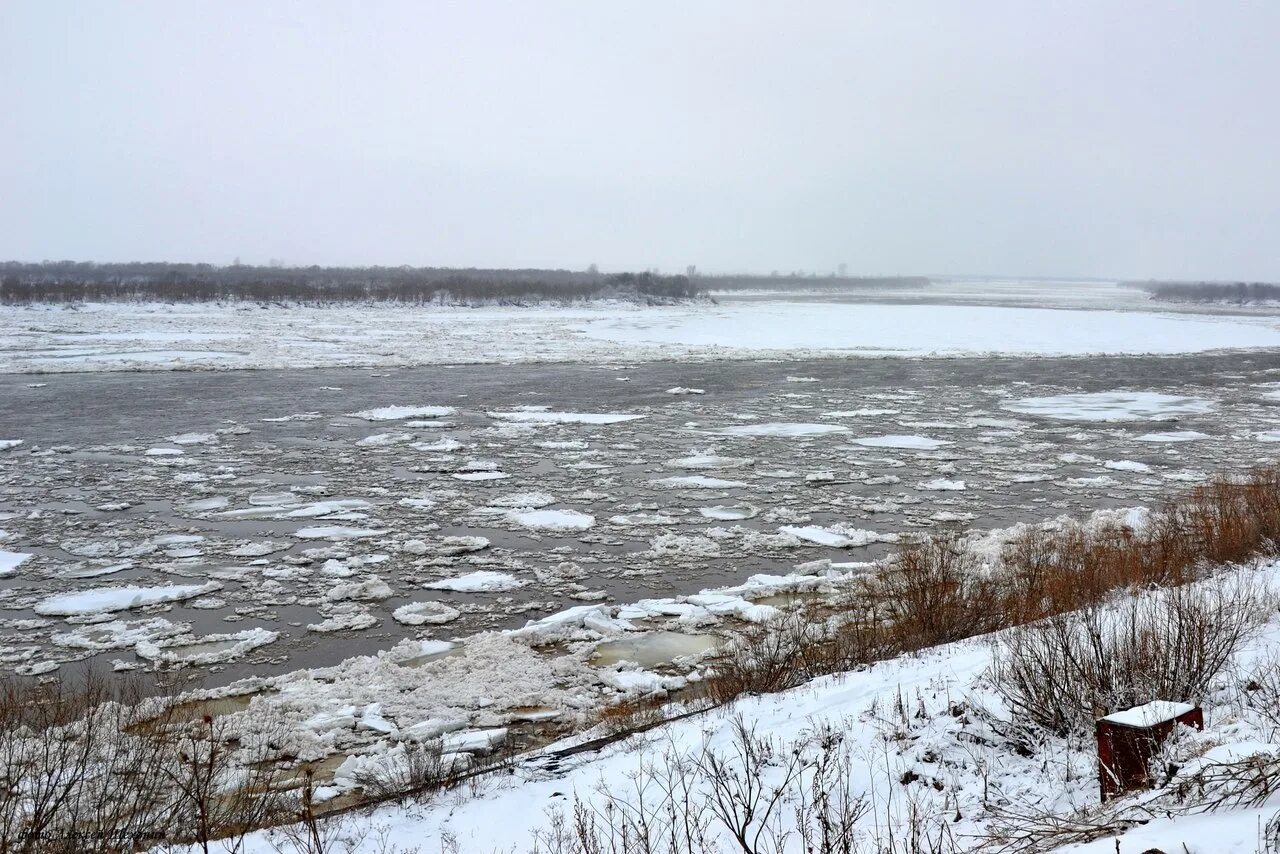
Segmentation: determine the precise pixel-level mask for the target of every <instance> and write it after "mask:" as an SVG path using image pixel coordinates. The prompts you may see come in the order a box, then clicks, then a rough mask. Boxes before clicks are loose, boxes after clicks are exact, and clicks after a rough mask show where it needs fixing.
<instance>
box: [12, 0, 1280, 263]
mask: <svg viewBox="0 0 1280 854" xmlns="http://www.w3.org/2000/svg"><path fill="white" fill-rule="evenodd" d="M1050 6H1052V7H1054V8H1049V7H1050ZM1277 44H1280V3H1277V2H1271V1H1270V0H1263V1H1262V2H1257V3H1235V2H1231V3H1224V2H1221V0H1215V2H1202V3H1195V2H1186V3H1180V2H1172V0H1171V2H1167V3H1151V4H1145V3H1126V2H1118V0H1106V2H1096V3H1094V2H1082V0H1070V2H1062V3H1052V4H1051V3H1047V2H1026V0H1018V2H1009V3H992V2H981V0H979V1H978V2H955V0H947V2H938V3H926V2H907V0H886V2H859V0H841V2H808V1H807V2H800V3H796V2H778V3H754V2H745V0H729V1H727V2H669V3H668V2H658V0H644V2H625V3H624V2H614V0H582V2H574V3H560V2H548V0H537V2H532V0H531V2H526V3H496V2H475V0H469V2H460V3H456V4H445V3H438V2H424V0H415V2H403V3H401V2H386V1H385V0H384V2H364V3H355V2H351V3H330V2H321V1H320V0H307V2H299V3H276V2H262V0H254V2H230V0H218V2H209V3H201V2H189V0H180V2H173V0H166V1H165V2H155V3H151V2H133V3H123V2H120V3H112V2H102V0H99V2H70V0H57V2H49V0H30V2H28V0H0V108H2V109H0V117H2V118H0V257H3V258H16V259H22V260H41V259H46V258H48V259H58V258H73V259H78V260H85V259H92V260H142V259H145V260H200V261H212V262H215V263H228V262H230V261H231V260H232V259H234V258H236V257H240V258H242V259H243V260H244V261H245V262H246V263H250V262H266V261H267V260H268V259H269V258H279V259H283V260H284V261H286V262H288V263H291V264H310V263H319V264H338V263H343V264H346V263H354V264H365V263H380V264H403V263H408V264H429V265H449V266H552V267H571V268H582V267H585V266H586V265H588V264H590V263H592V262H595V263H597V264H599V265H600V267H601V268H603V269H622V268H640V267H654V266H656V267H659V268H662V269H663V270H666V271H672V270H683V269H684V267H685V265H687V264H697V265H698V266H699V268H700V269H703V270H710V271H730V270H735V271H736V270H752V271H763V272H768V271H770V270H774V269H778V270H783V271H790V270H798V269H803V270H806V271H820V272H823V273H825V272H829V271H831V270H833V269H834V268H835V267H836V265H838V264H840V263H841V262H844V263H847V264H848V265H849V269H850V271H851V272H860V273H947V272H952V273H993V274H1002V273H1003V274H1014V275H1063V276H1103V277H1106V276H1117V277H1178V278H1188V277H1189V278H1250V279H1263V278H1265V279H1272V280H1275V279H1280V50H1277Z"/></svg>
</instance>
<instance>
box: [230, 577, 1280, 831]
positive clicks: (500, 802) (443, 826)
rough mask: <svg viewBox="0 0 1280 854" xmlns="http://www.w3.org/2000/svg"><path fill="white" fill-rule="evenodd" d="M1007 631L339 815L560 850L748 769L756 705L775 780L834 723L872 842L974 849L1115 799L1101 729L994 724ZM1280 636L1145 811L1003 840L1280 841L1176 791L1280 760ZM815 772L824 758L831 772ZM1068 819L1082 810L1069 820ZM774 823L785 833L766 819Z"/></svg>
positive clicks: (388, 761)
mask: <svg viewBox="0 0 1280 854" xmlns="http://www.w3.org/2000/svg"><path fill="white" fill-rule="evenodd" d="M1244 579H1249V580H1250V581H1252V582H1253V583H1259V582H1261V583H1262V584H1264V585H1269V586H1271V587H1272V588H1273V589H1274V588H1275V586H1276V583H1277V581H1280V564H1271V565H1266V566H1262V567H1261V568H1259V569H1245V570H1241V571H1238V572H1236V573H1232V574H1228V575H1227V576H1226V577H1225V578H1224V579H1222V580H1221V581H1215V582H1211V583H1214V584H1225V585H1227V586H1228V587H1229V586H1230V585H1231V584H1235V583H1237V582H1239V581H1241V580H1244ZM997 637H998V636H996V637H980V638H975V639H973V640H968V641H962V642H959V643H955V644H950V645H946V646H941V647H936V648H933V649H929V650H925V651H924V652H922V653H920V654H918V655H912V656H902V657H900V658H897V659H894V660H890V661H885V662H880V663H877V664H875V665H873V666H871V667H870V668H867V669H864V670H859V671H855V672H851V673H846V674H839V675H836V676H831V677H823V678H819V679H816V680H814V681H812V682H810V683H808V684H807V685H804V686H801V687H799V688H796V689H793V690H790V691H786V692H783V693H778V694H766V695H763V696H744V697H742V698H740V699H739V700H738V701H737V702H736V703H734V704H733V705H732V706H730V707H728V708H721V709H714V710H711V711H709V712H704V713H700V714H695V715H693V716H692V717H688V718H686V719H684V720H678V721H675V722H672V723H668V724H666V725H664V726H662V727H660V728H658V729H655V730H651V731H649V732H647V733H643V734H639V735H632V736H630V737H628V738H626V739H624V740H622V741H619V742H616V743H613V744H607V745H605V746H603V747H596V748H594V749H590V750H586V751H583V752H581V753H578V754H576V755H568V756H567V758H565V753H566V752H569V753H571V751H572V748H573V747H575V746H576V745H579V744H582V743H583V742H584V741H585V736H584V737H578V738H572V739H568V740H565V741H562V742H559V743H555V744H552V745H549V746H547V747H545V748H544V749H542V750H539V751H537V752H533V753H530V754H528V755H525V756H523V757H521V758H519V759H517V760H516V761H515V763H514V764H513V766H512V768H511V769H510V770H509V771H504V772H503V773H498V774H493V775H490V776H489V777H487V778H484V779H483V780H482V781H481V782H480V783H479V784H477V785H473V786H464V787H460V788H458V789H456V790H453V791H447V792H443V793H440V794H438V795H436V796H435V797H434V798H433V799H429V800H426V801H422V800H418V801H414V802H410V803H405V804H392V805H389V806H383V807H380V808H378V809H375V810H372V811H369V812H362V813H355V814H351V815H348V816H345V817H343V818H341V819H338V820H335V823H334V825H333V826H332V827H331V828H330V833H331V835H332V836H331V838H334V839H342V840H347V841H349V842H351V843H354V844H356V845H357V847H358V846H359V844H360V842H362V841H363V842H364V843H365V844H374V841H375V840H376V842H377V844H383V845H396V846H402V850H412V849H413V847H414V846H419V848H418V850H423V851H434V850H445V851H461V852H473V851H474V852H531V851H533V850H534V847H535V842H540V843H542V846H543V847H542V848H541V850H546V848H545V843H546V840H547V839H548V838H550V837H551V835H552V828H553V827H554V825H555V821H556V817H557V816H560V817H564V818H570V819H571V818H572V816H573V814H574V809H575V805H576V804H579V803H583V804H586V805H588V806H589V808H590V809H593V810H596V811H597V813H596V814H597V815H605V816H607V815H608V813H607V811H606V809H605V803H606V798H607V797H612V798H617V799H620V800H621V801H622V802H624V803H626V804H627V805H628V806H629V808H630V809H631V810H637V811H638V810H639V809H640V805H641V804H645V805H646V808H647V809H648V810H650V811H652V815H653V817H656V816H659V815H660V814H661V811H662V808H663V807H664V806H665V805H666V804H667V803H668V801H667V800H666V798H667V797H668V796H669V795H668V793H669V791H670V790H669V789H667V788H664V787H665V786H667V785H669V784H670V782H671V779H672V778H669V777H666V776H664V775H666V774H669V773H670V768H671V767H672V766H671V762H672V760H673V759H676V758H679V757H692V758H695V759H696V758H697V757H699V756H704V755H706V754H707V753H712V754H715V755H719V756H720V757H723V758H725V759H726V760H727V767H728V768H729V769H730V770H731V771H736V772H738V773H742V771H743V769H744V763H743V762H742V761H741V755H740V754H739V752H738V751H739V750H740V749H741V745H742V743H743V742H742V740H741V738H740V736H739V735H738V729H737V727H738V722H739V721H743V722H745V724H746V726H747V727H748V728H749V732H750V733H751V736H752V737H753V738H756V739H761V740H762V743H764V744H767V745H768V747H767V748H766V749H772V750H774V751H776V754H775V756H776V758H775V759H774V760H773V761H770V762H767V763H765V764H764V765H763V766H762V768H761V770H762V771H763V779H762V782H763V783H764V784H765V785H767V786H778V785H783V779H784V775H785V773H786V772H785V771H784V770H783V769H784V768H785V767H786V760H785V757H786V756H787V755H789V754H790V753H791V751H792V750H799V751H802V752H804V753H809V754H814V753H817V751H818V749H819V748H818V745H819V744H820V743H821V741H822V739H823V737H824V733H828V734H831V735H833V736H834V739H833V740H834V741H835V743H836V744H837V745H838V746H837V747H836V748H835V749H834V751H833V752H832V753H831V754H829V756H831V757H833V758H832V764H833V765H835V766H836V767H837V768H838V769H847V770H841V771H837V772H836V774H837V776H835V777H832V778H830V779H832V780H836V779H838V780H839V788H840V789H841V790H844V789H845V787H846V786H847V790H848V791H849V792H850V793H851V795H852V796H853V797H857V798H862V799H865V801H866V805H867V806H868V809H867V811H866V812H865V813H864V814H863V815H862V816H861V817H860V819H859V820H858V821H857V823H856V824H855V825H854V827H855V833H854V838H855V839H856V840H858V841H860V842H863V843H865V842H868V841H870V840H880V841H882V842H883V840H885V839H887V838H890V837H893V838H897V839H902V838H904V837H909V835H910V830H909V828H910V826H911V819H910V816H911V815H912V814H914V815H915V816H916V818H917V820H918V821H919V822H920V823H921V825H923V826H924V827H926V828H930V829H932V830H933V832H935V833H936V829H937V828H939V827H942V828H945V829H946V830H947V832H948V833H949V834H950V836H951V837H952V838H954V839H955V840H956V841H957V842H958V843H959V845H960V848H961V850H968V849H969V847H970V846H972V845H976V844H977V843H978V842H979V841H980V840H981V839H982V838H983V837H984V836H985V835H986V834H987V833H988V832H990V831H991V829H992V827H994V826H999V823H1000V821H1001V818H1000V811H1001V810H1002V809H1009V810H1011V811H1013V812H1015V813H1021V814H1024V815H1036V814H1037V813H1039V812H1041V811H1043V812H1047V813H1054V814H1067V813H1071V812H1073V811H1076V810H1095V811H1096V810H1098V809H1099V793H1098V783H1097V775H1096V767H1095V766H1096V762H1097V758H1096V747H1095V745H1094V743H1093V739H1092V737H1091V736H1089V737H1075V736H1068V737H1058V736H1053V735H1047V734H1046V735H1044V736H1042V738H1043V741H1041V742H1038V743H1035V746H1034V749H1033V750H1032V751H1029V755H1028V753H1019V752H1017V751H1015V750H1014V749H1013V748H1012V747H1011V746H1010V744H1008V743H1007V742H1006V741H1005V739H1004V737H1003V736H1002V734H1001V733H1000V731H999V730H997V729H995V728H994V727H993V726H992V725H991V720H992V719H993V718H994V719H996V720H1001V719H1004V720H1007V719H1008V718H1009V717H1010V716H1011V712H1010V710H1009V709H1008V708H1007V707H1006V705H1005V702H1004V700H1003V698H1002V696H1001V695H1000V694H999V693H998V691H996V690H995V689H994V686H993V683H992V678H991V675H990V673H991V671H990V668H991V666H992V664H993V653H994V649H995V646H994V643H993V641H995V640H996V638H997ZM1277 644H1280V619H1278V618H1276V617H1275V616H1274V615H1273V616H1272V618H1271V620H1270V622H1268V623H1266V624H1265V625H1264V626H1262V627H1261V629H1260V630H1258V631H1255V632H1252V633H1251V634H1250V635H1249V636H1248V637H1247V639H1246V641H1245V642H1244V643H1243V644H1242V648H1241V649H1240V650H1239V651H1238V652H1237V653H1236V654H1235V655H1234V656H1233V657H1232V658H1231V660H1230V661H1229V662H1228V665H1227V667H1226V668H1225V669H1224V671H1223V673H1222V675H1221V676H1220V677H1219V678H1217V679H1215V680H1214V681H1213V682H1212V684H1211V685H1210V688H1209V691H1208V696H1207V697H1206V698H1205V700H1204V702H1203V708H1204V711H1205V724H1206V725H1205V728H1204V730H1203V731H1200V732H1197V731H1194V730H1191V729H1181V730H1180V731H1179V732H1178V733H1176V734H1175V736H1174V737H1173V738H1172V739H1170V746H1168V747H1166V753H1165V754H1164V756H1163V758H1164V759H1166V760H1167V761H1168V763H1169V768H1170V769H1172V771H1171V775H1172V776H1171V778H1170V779H1169V780H1168V781H1167V782H1166V783H1165V784H1164V785H1163V786H1161V787H1158V788H1157V789H1156V790H1155V791H1152V792H1145V793H1140V794H1138V795H1136V796H1133V797H1131V798H1129V799H1127V800H1122V801H1118V802H1113V803H1114V804H1115V806H1114V808H1113V810H1112V812H1111V813H1109V815H1110V816H1111V817H1112V818H1113V819H1127V820H1128V821H1129V826H1130V827H1131V829H1129V830H1127V831H1123V830H1121V831H1120V833H1119V836H1118V837H1114V838H1113V837H1112V836H1111V835H1109V834H1108V835H1104V836H1103V838H1100V839H1097V840H1094V841H1092V842H1088V843H1082V844H1076V845H1072V844H1064V845H1061V847H1058V846H1055V845H1053V844H1041V845H1038V846H1036V847H1034V848H1032V847H1031V845H1030V843H1028V846H1027V848H1025V849H1024V848H1019V847H1018V846H1017V844H1016V843H1011V844H1010V846H1009V847H1007V848H998V849H994V850H1000V851H1009V852H1012V851H1019V850H1035V851H1038V852H1048V851H1051V850H1052V851H1053V852H1055V854H1114V852H1116V851H1120V852H1122V854H1126V853H1127V852H1132V854H1138V852H1148V851H1153V850H1159V851H1167V852H1187V854H1257V852H1262V851H1267V850H1271V849H1267V848H1264V847H1262V843H1261V840H1260V837H1261V834H1262V832H1263V831H1262V827H1263V826H1264V825H1265V824H1266V823H1267V822H1268V821H1269V820H1270V819H1271V818H1272V816H1273V814H1274V812H1275V809H1276V807H1275V805H1274V803H1272V804H1271V805H1270V806H1254V807H1245V808H1242V809H1237V810H1224V811H1222V812H1209V811H1207V810H1205V809H1203V808H1202V807H1199V806H1197V804H1196V801H1195V797H1194V796H1192V797H1191V798H1190V799H1189V800H1188V801H1187V802H1184V801H1182V800H1180V799H1178V798H1175V797H1173V796H1172V793H1174V792H1176V791H1177V790H1178V788H1179V786H1180V785H1183V786H1190V785H1191V782H1190V781H1192V780H1194V779H1195V776H1194V775H1196V774H1197V773H1198V772H1201V771H1204V770H1205V769H1211V768H1213V767H1215V766H1216V765H1218V764H1220V763H1231V762H1236V761H1240V760H1242V759H1244V758H1246V757H1251V756H1252V757H1259V758H1260V759H1261V760H1262V761H1263V762H1274V759H1275V756H1276V754H1277V752H1280V731H1277V728H1276V722H1275V715H1274V714H1273V713H1272V710H1268V709H1266V708H1259V707H1258V706H1257V704H1256V703H1253V702H1251V701H1250V700H1249V698H1248V696H1247V694H1248V691H1247V689H1246V690H1242V689H1241V685H1243V684H1245V683H1246V682H1247V679H1248V675H1249V674H1253V673H1267V672H1272V671H1271V670H1270V668H1274V667H1275V658H1274V650H1275V647H1276V645H1277ZM594 734H596V735H598V734H599V733H598V732H597V733H594ZM404 761H405V760H404V757H403V754H397V753H396V752H395V751H394V750H392V751H391V752H389V753H385V754H379V755H376V756H371V757H369V758H368V759H366V760H363V761H359V760H350V761H348V762H347V763H346V764H345V765H344V766H342V767H340V768H339V770H338V775H337V781H338V783H339V784H341V781H342V780H344V779H346V778H348V777H350V776H353V775H356V774H358V773H360V772H361V770H362V769H363V770H368V769H370V768H379V767H382V768H391V767H394V766H395V764H396V763H397V762H404ZM844 763H847V764H844ZM1272 767H1273V766H1272ZM808 773H809V774H814V775H815V776H816V774H817V773H818V772H816V771H813V770H812V769H811V770H810V771H809V772H808ZM844 775H847V776H844ZM680 779H681V782H683V783H685V784H689V783H690V782H692V790H693V796H692V800H691V803H692V804H693V805H694V808H695V809H699V810H701V809H703V808H704V805H705V804H706V803H707V801H708V800H709V799H711V798H712V797H713V794H712V789H711V786H710V784H709V783H708V782H707V780H706V779H705V778H702V779H700V780H698V779H696V778H680ZM810 779H811V778H810V777H809V776H807V775H806V776H804V777H802V778H801V780H802V783H801V784H799V785H797V784H795V783H793V784H792V787H793V789H794V790H795V791H803V788H804V786H806V785H808V783H809V781H810ZM675 790H676V791H680V790H679V789H675ZM1272 800H1273V801H1274V798H1273V799H1272ZM744 802H747V801H744ZM671 803H674V804H676V805H677V808H678V805H679V804H680V803H682V800H681V799H680V796H679V795H677V796H676V797H675V799H674V800H673V801H671ZM786 807H787V808H786V809H780V810H779V812H778V814H777V815H776V816H774V817H772V818H769V819H763V818H759V817H757V819H756V820H755V821H754V822H753V823H752V827H754V828H758V827H762V826H766V825H767V826H769V827H779V828H782V829H784V830H792V831H794V829H795V828H796V826H797V821H798V818H797V817H798V815H799V814H800V808H799V807H798V806H797V805H796V803H795V801H794V800H790V801H788V802H787V804H786ZM634 814H635V813H632V815H634ZM605 826H606V827H607V826H608V825H607V824H606V825H605ZM615 826H616V825H615ZM708 826H709V827H710V828H711V829H712V831H713V833H712V835H713V837H714V836H715V835H716V834H720V833H724V831H723V829H722V826H721V825H720V824H719V823H718V822H717V821H716V820H714V819H710V818H708ZM1067 826H1068V825H1067V824H1066V823H1065V822H1064V824H1063V827H1067ZM720 838H721V839H722V840H723V839H724V837H720ZM763 838H764V839H775V838H777V837H774V836H771V835H769V834H765V835H764V837H763ZM281 841H283V840H282V839H281V838H280V837H279V836H277V835H275V834H273V833H272V832H260V833H257V834H254V835H253V836H251V837H250V838H249V840H248V842H247V845H246V847H245V848H244V849H242V850H246V851H249V852H271V851H274V850H277V849H276V848H275V847H273V846H274V845H276V844H279V843H280V842H281ZM1184 846H1185V847H1184ZM714 850H724V851H729V850H738V849H736V848H735V847H734V845H733V844H732V843H731V842H728V841H725V842H724V847H722V848H716V849H714ZM756 850H768V851H774V850H776V851H778V852H788V851H794V852H801V851H805V850H811V849H806V848H805V847H804V846H803V842H802V840H801V839H800V838H799V837H798V836H795V835H793V836H791V837H790V839H789V840H787V843H786V844H783V845H780V846H778V847H777V848H776V849H775V848H773V847H763V848H761V849H756ZM853 850H872V849H862V848H856V849H853ZM875 850H885V849H875ZM919 850H934V849H931V848H922V849H919Z"/></svg>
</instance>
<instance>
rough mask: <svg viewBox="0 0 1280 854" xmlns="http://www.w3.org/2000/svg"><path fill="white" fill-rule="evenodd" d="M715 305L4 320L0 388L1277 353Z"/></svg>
mask: <svg viewBox="0 0 1280 854" xmlns="http://www.w3.org/2000/svg"><path fill="white" fill-rule="evenodd" d="M1037 293H1038V294H1039V295H1040V297H1041V299H1040V300H1039V301H1038V302H1033V301H1032V297H1033V296H1034V295H1035V294H1037ZM717 299H719V300H720V304H718V305H716V304H712V303H697V304H689V305H680V306H672V307H655V308H645V307H638V306H635V305H631V304H622V303H604V304H593V305H588V306H584V307H572V308H558V307H549V306H539V307H530V308H447V307H425V308H410V307H391V306H387V305H382V304H379V305H368V306H335V307H303V306H269V307H261V306H256V305H192V304H180V305H156V304H144V305H125V304H111V305H101V304H96V305H85V306H77V307H74V308H68V307H50V306H36V307H0V372H9V373H14V372H31V373H35V372H40V373H57V372H68V371H110V370H131V371H141V370H178V369H188V370H196V369H235V368H273V369H277V368H291V367H323V366H329V367H333V366H365V367H379V366H381V367H391V366H409V365H432V364H475V363H522V362H572V361H619V360H623V361H647V360H655V359H685V360H703V359H710V358H714V359H750V358H759V357H762V356H763V357H770V358H816V357H828V356H846V357H847V356H928V355H946V356H974V355H983V354H1028V355H1073V354H1075V355H1078V354H1093V353H1110V354H1124V353H1195V352H1204V351H1210V350H1222V349H1249V348H1264V347H1267V348H1269V347H1280V329H1278V328H1277V327H1278V325H1280V324H1278V322H1277V320H1276V319H1275V317H1274V316H1269V315H1266V314H1262V315H1259V314H1257V313H1253V314H1244V313H1241V314H1226V313H1219V314H1196V313H1191V312H1187V311H1175V310H1172V309H1170V308H1169V307H1168V306H1163V305H1160V304H1152V303H1150V301H1148V300H1146V299H1145V294H1141V292H1137V291H1133V290H1131V289H1122V288H1118V287H1116V286H1115V285H1114V284H1082V283H1057V284H1044V285H1040V286H1037V287H1035V288H1029V287H1028V286H1027V285H1025V284H1023V285H1021V286H1017V287H1015V286H1012V285H1009V284H1004V285H1001V284H974V283H953V284H939V285H936V286H933V287H932V288H931V289H928V292H927V293H922V292H921V291H914V290H913V291H908V292H904V293H894V292H876V293H875V294H874V295H867V294H862V295H857V294H854V295H842V296H835V297H833V296H817V295H811V296H809V297H806V298H794V297H792V298H786V297H773V298H761V297H760V296H758V295H754V296H753V295H749V294H748V295H736V294H734V295H720V296H719V297H717ZM872 299H875V300H877V301H875V302H873V301H870V300H872ZM1035 305H1049V306H1052V308H1039V307H1033V306H1035ZM1153 308H1159V309H1160V310H1159V311H1153V310H1152V309H1153Z"/></svg>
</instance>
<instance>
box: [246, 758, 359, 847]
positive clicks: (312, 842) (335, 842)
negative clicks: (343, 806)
mask: <svg viewBox="0 0 1280 854" xmlns="http://www.w3.org/2000/svg"><path fill="white" fill-rule="evenodd" d="M315 789H316V786H315V776H314V775H313V773H312V772H311V771H310V770H308V771H307V772H306V774H305V775H304V778H303V784H302V787H301V789H299V790H298V792H297V802H296V804H295V808H294V811H293V813H292V815H291V816H290V817H291V818H292V819H293V821H292V822H288V823H284V824H281V825H280V826H278V827H275V828H272V829H271V830H269V831H267V834H266V839H267V842H268V843H269V844H270V845H271V847H272V848H273V849H274V850H275V851H276V852H278V854H353V852H356V851H361V850H365V849H363V848H362V845H363V843H364V834H360V833H356V832H354V830H353V829H352V827H351V826H350V825H349V822H348V821H347V819H346V816H345V815H342V814H339V815H334V816H330V817H328V818H324V819H322V818H321V817H320V815H319V814H318V812H317V811H316V801H315Z"/></svg>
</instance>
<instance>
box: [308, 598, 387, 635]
mask: <svg viewBox="0 0 1280 854" xmlns="http://www.w3.org/2000/svg"><path fill="white" fill-rule="evenodd" d="M343 604H345V605H352V604H353V603H343ZM377 624H378V618H377V617H375V616H374V615H373V614H370V613H369V612H368V611H365V610H363V609H361V608H359V607H348V608H343V609H341V610H338V609H335V610H333V611H332V613H330V614H328V615H327V616H326V617H325V618H324V619H323V620H321V621H320V622H318V623H308V624H307V630H308V631H312V632H319V633H321V634H329V633H332V632H358V631H363V630H364V629H369V628H372V627H374V626H376V625H377Z"/></svg>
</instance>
